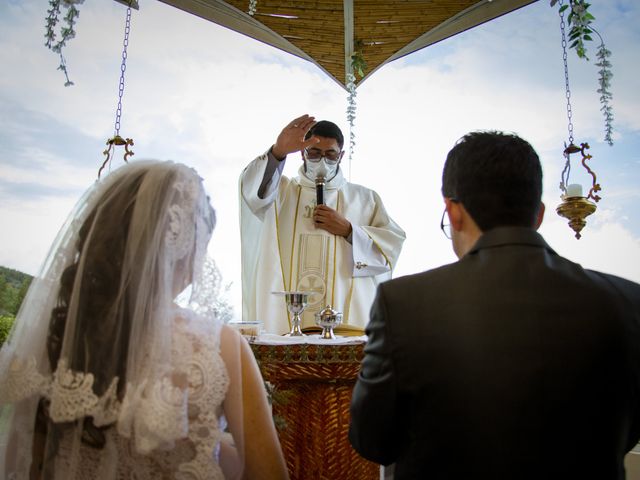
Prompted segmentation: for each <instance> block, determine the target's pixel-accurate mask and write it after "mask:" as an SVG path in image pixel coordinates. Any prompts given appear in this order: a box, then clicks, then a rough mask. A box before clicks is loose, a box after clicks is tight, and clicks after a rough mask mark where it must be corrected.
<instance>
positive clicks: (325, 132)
mask: <svg viewBox="0 0 640 480" xmlns="http://www.w3.org/2000/svg"><path fill="white" fill-rule="evenodd" d="M312 135H315V136H316V137H325V138H335V140H336V141H337V142H338V146H339V147H340V150H342V147H343V145H344V135H342V130H340V127H338V125H336V124H335V123H333V122H330V121H329V120H320V121H319V122H317V123H316V124H315V125H314V126H313V127H311V128H310V129H309V131H308V132H307V134H306V135H305V136H304V139H305V140H308V139H309V138H311V136H312Z"/></svg>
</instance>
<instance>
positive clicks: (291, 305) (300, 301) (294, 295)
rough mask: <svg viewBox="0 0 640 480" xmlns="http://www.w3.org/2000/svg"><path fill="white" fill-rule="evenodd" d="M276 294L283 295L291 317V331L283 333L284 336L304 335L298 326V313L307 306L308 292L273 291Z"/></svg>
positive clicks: (299, 319)
mask: <svg viewBox="0 0 640 480" xmlns="http://www.w3.org/2000/svg"><path fill="white" fill-rule="evenodd" d="M273 293H276V294H281V295H284V299H285V301H286V302H287V310H288V311H289V313H290V314H291V315H293V317H292V318H291V331H290V332H289V333H287V334H285V337H304V336H306V335H305V334H304V333H302V329H301V328H300V323H301V322H302V318H301V317H300V315H301V314H302V312H303V311H304V309H305V307H306V306H307V302H308V301H309V295H310V292H273Z"/></svg>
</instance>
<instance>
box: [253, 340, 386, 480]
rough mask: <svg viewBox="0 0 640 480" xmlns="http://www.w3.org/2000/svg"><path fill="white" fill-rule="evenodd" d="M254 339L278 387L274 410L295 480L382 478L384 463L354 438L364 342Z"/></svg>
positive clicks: (262, 363)
mask: <svg viewBox="0 0 640 480" xmlns="http://www.w3.org/2000/svg"><path fill="white" fill-rule="evenodd" d="M250 344H251V348H252V350H253V353H254V355H255V357H256V359H257V361H258V364H259V366H260V371H261V372H262V376H263V378H264V380H265V381H266V382H268V383H269V384H270V385H271V387H272V388H273V395H272V398H273V404H272V406H273V415H274V419H275V420H276V426H277V428H278V436H279V437H280V444H281V445H282V450H283V452H284V456H285V459H286V462H287V467H288V469H289V475H290V476H291V480H315V479H318V480H342V479H344V480H369V479H371V480H377V479H379V478H380V473H379V472H380V467H379V465H377V464H375V463H372V462H369V461H367V460H365V459H364V458H362V457H361V456H360V455H358V454H357V453H356V451H355V450H354V449H353V448H352V447H351V444H350V443H349V438H348V431H349V417H350V415H349V405H350V403H351V391H352V390H353V386H354V385H355V381H356V377H357V376H358V372H359V370H360V361H361V360H362V357H363V348H364V342H359V343H351V344H341V345H335V344H334V345H315V344H305V343H300V344H285V345H282V344H279V345H264V344H260V343H250ZM371 420H372V421H375V419H371Z"/></svg>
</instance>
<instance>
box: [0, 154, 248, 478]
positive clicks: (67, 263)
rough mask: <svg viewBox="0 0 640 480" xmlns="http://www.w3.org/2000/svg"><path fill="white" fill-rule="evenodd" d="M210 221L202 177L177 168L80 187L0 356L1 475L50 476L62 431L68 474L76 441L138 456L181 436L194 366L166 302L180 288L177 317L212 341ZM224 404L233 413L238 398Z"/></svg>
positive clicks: (134, 167)
mask: <svg viewBox="0 0 640 480" xmlns="http://www.w3.org/2000/svg"><path fill="white" fill-rule="evenodd" d="M214 225H215V214H214V211H213V209H212V208H211V206H210V205H209V201H208V198H207V196H206V194H205V191H204V189H203V186H202V182H201V179H200V178H199V177H198V175H197V174H196V172H195V171H194V170H192V169H190V168H188V167H186V166H184V165H181V164H178V163H173V162H157V161H137V162H132V163H130V164H127V165H125V166H123V167H121V168H119V169H117V170H115V171H114V172H113V173H111V174H109V175H108V176H107V177H105V178H104V179H103V180H100V181H97V182H96V183H95V184H94V185H93V186H92V187H91V188H90V189H89V190H88V191H87V192H86V193H85V194H84V195H83V197H82V198H81V199H80V201H79V202H78V204H77V205H76V207H75V208H74V210H73V211H72V212H71V214H70V216H69V218H68V220H67V221H66V223H65V224H64V225H63V227H62V229H61V231H60V233H59V234H58V237H57V238H56V240H55V242H54V244H53V246H52V248H51V250H50V252H49V254H48V256H47V258H46V261H45V263H44V265H43V267H42V269H41V272H40V274H39V275H38V276H37V277H35V278H34V280H33V282H32V285H31V287H30V289H29V291H28V293H27V295H26V297H25V299H24V301H23V304H22V307H21V308H20V311H19V312H18V315H17V317H16V322H15V325H14V328H13V330H12V332H11V333H10V335H9V338H8V339H7V341H6V343H5V345H4V346H3V347H2V350H1V351H0V404H1V405H3V407H2V408H3V418H4V419H5V423H4V424H3V425H2V426H3V427H4V428H3V430H1V431H0V467H2V470H0V475H9V474H10V475H11V476H12V477H13V478H29V476H30V474H29V472H30V470H31V472H32V473H33V469H34V468H35V469H40V471H41V472H43V475H42V476H43V477H45V478H53V477H55V476H56V469H57V466H56V464H55V458H56V455H57V453H58V452H59V450H60V448H62V447H61V445H62V443H63V439H65V441H66V442H67V444H68V445H67V446H66V447H65V448H67V449H68V450H67V453H68V458H67V464H66V467H65V468H66V470H65V471H66V472H67V473H68V472H69V471H71V472H73V471H74V469H76V468H78V463H79V462H80V461H81V457H82V455H83V454H82V451H83V449H86V447H87V446H89V447H90V448H91V449H93V450H92V451H97V452H99V454H100V455H107V453H108V451H110V452H111V453H110V455H113V449H111V450H109V448H108V447H109V446H108V438H109V432H111V434H113V432H117V435H118V437H119V438H126V439H128V441H129V442H130V445H131V448H132V449H134V450H135V453H136V454H140V455H146V454H149V453H150V452H154V451H170V450H171V449H172V448H173V447H174V446H175V445H176V442H178V441H179V440H180V439H184V438H185V437H186V436H187V433H188V429H189V422H190V419H191V418H193V416H194V412H193V411H192V410H193V402H192V400H193V399H192V398H190V396H193V395H194V391H193V388H192V386H190V385H189V382H188V381H186V380H185V379H188V378H191V377H193V375H194V373H193V372H189V371H184V370H185V369H189V367H188V366H185V364H184V361H183V360H184V359H183V358H181V355H180V352H177V354H176V352H175V338H173V335H174V334H175V320H176V311H179V310H177V308H178V307H177V306H176V304H175V299H176V297H178V296H179V294H182V296H185V292H187V295H188V298H189V300H188V312H191V314H192V315H195V316H196V317H197V318H199V319H200V321H201V324H202V325H203V327H202V328H203V329H204V330H203V332H204V333H203V335H205V336H206V335H209V336H210V337H211V338H213V339H214V343H215V344H214V345H213V348H214V350H215V349H217V348H219V338H220V328H221V323H222V322H221V320H219V319H217V317H216V315H215V311H213V310H212V306H213V305H215V304H216V302H215V301H214V300H215V299H212V298H211V295H212V292H213V291H215V288H213V287H214V286H213V285H211V282H212V278H213V277H215V275H214V272H213V271H212V270H211V269H210V268H207V264H206V262H205V259H206V251H207V244H208V242H209V238H210V236H211V232H212V230H213V228H214ZM203 345H205V346H208V344H206V343H205V344H203ZM206 353H207V354H208V353H209V352H206ZM213 353H215V354H216V355H217V352H212V354H213ZM236 367H237V366H236ZM239 371H240V369H239V367H238V368H233V367H232V368H226V369H225V368H224V366H223V368H222V369H221V370H219V371H214V373H215V375H218V376H220V377H221V379H220V378H219V379H217V380H218V385H222V386H223V387H225V386H227V385H228V382H229V381H231V382H239V383H241V379H240V378H233V377H234V376H236V377H237V376H239V375H240V374H239ZM205 373H207V372H205ZM208 373H209V374H211V371H209V372H208ZM189 375H191V377H189ZM201 376H203V375H201ZM204 376H205V377H206V375H204ZM229 376H231V377H232V378H229ZM222 377H224V378H222ZM211 380H212V379H210V378H203V379H202V381H203V382H208V381H211ZM215 380H216V379H215V378H214V379H213V381H215ZM225 381H226V382H227V383H225ZM222 394H223V396H224V392H222ZM225 402H226V403H225V408H227V406H228V405H235V406H236V407H237V408H239V409H240V410H241V406H240V405H241V401H240V400H239V399H228V398H227V400H226V401H225ZM196 413H197V412H196ZM240 413H241V412H240ZM236 414H237V412H236ZM236 418H240V419H241V415H240V416H239V417H238V416H237V415H236ZM212 421H215V419H212ZM223 427H224V425H223V424H221V425H219V428H220V430H222V429H223ZM239 431H242V428H240V430H239ZM241 436H242V435H240V437H241ZM69 438H71V439H72V441H71V443H69V442H68V439H69ZM234 440H235V447H237V448H238V456H239V459H240V462H239V463H240V464H241V463H242V444H243V443H242V438H235V439H234ZM211 455H215V452H211ZM32 460H35V462H40V463H39V464H38V465H36V464H34V462H33V461H32ZM116 460H117V459H116ZM69 469H70V470H69ZM107 470H109V469H107ZM107 470H105V472H107ZM115 475H116V473H115V471H113V469H111V471H110V473H108V472H107V473H104V475H103V474H102V473H101V476H102V477H103V478H110V477H113V478H115ZM185 475H186V472H185ZM11 476H10V477H9V478H12V477H11ZM185 478H191V477H189V475H186V477H185Z"/></svg>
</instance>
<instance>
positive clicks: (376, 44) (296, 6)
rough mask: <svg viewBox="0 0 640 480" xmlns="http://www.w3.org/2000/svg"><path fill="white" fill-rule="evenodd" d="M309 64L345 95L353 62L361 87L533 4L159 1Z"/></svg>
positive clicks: (519, 0) (520, 0)
mask: <svg viewBox="0 0 640 480" xmlns="http://www.w3.org/2000/svg"><path fill="white" fill-rule="evenodd" d="M161 1H162V2H164V3H167V4H169V5H172V6H174V7H176V8H179V9H181V10H184V11H186V12H189V13H191V14H194V15H197V16H199V17H202V18H204V19H205V20H208V21H211V22H214V23H217V24H219V25H222V26H224V27H227V28H230V29H232V30H235V31H237V32H240V33H242V34H244V35H248V36H249V37H252V38H255V39H257V40H260V41H262V42H264V43H266V44H269V45H271V46H274V47H276V48H279V49H281V50H284V51H286V52H289V53H291V54H293V55H296V56H298V57H300V58H304V59H306V60H309V61H310V62H313V63H315V64H316V65H317V66H318V67H320V68H321V69H322V70H323V71H324V72H325V73H326V74H327V75H329V76H330V77H331V78H333V79H334V80H335V81H336V82H338V83H339V84H340V85H341V86H342V87H343V88H346V84H347V83H348V81H347V74H348V73H350V71H351V58H352V56H353V55H354V54H356V53H357V55H358V56H359V57H360V58H362V59H363V60H364V61H365V62H366V68H364V72H363V73H364V76H362V77H359V76H357V78H356V84H360V83H362V81H364V80H365V79H366V78H368V77H369V76H370V75H371V74H372V73H373V72H375V71H376V70H377V69H378V68H380V67H381V66H383V65H384V64H386V63H388V62H390V61H392V60H395V59H398V58H400V57H403V56H405V55H408V54H409V53H412V52H415V51H417V50H420V49H421V48H424V47H427V46H429V45H432V44H434V43H436V42H439V41H440V40H443V39H445V38H448V37H451V36H453V35H456V34H458V33H460V32H462V31H465V30H467V29H469V28H473V27H475V26H477V25H479V24H482V23H484V22H487V21H489V20H492V19H494V18H496V17H499V16H501V15H504V14H506V13H509V12H511V11H513V10H516V9H518V8H520V7H523V6H525V5H528V4H530V3H533V2H535V1H537V0H480V1H479V0H392V1H383V0H257V9H256V12H255V14H254V15H253V16H251V15H249V14H248V13H247V12H248V9H249V0H229V1H226V2H225V1H222V0H161Z"/></svg>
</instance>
